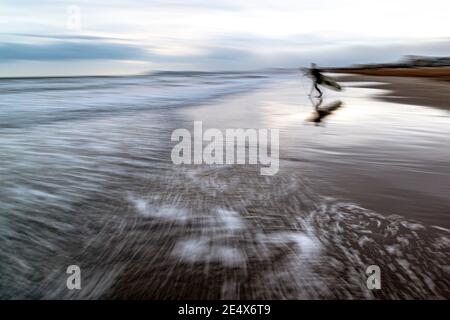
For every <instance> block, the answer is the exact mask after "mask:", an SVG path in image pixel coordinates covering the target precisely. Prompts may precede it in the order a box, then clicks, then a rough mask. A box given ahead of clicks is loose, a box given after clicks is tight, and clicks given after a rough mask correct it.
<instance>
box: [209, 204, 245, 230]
mask: <svg viewBox="0 0 450 320" xmlns="http://www.w3.org/2000/svg"><path fill="white" fill-rule="evenodd" d="M216 214H217V216H218V218H219V219H220V222H221V223H222V226H223V227H224V228H225V229H226V230H228V231H238V230H243V229H245V221H244V220H243V219H242V218H241V217H240V216H239V214H238V213H237V212H236V211H232V210H227V209H222V208H219V209H216Z"/></svg>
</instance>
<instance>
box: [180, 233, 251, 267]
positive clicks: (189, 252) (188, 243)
mask: <svg viewBox="0 0 450 320" xmlns="http://www.w3.org/2000/svg"><path fill="white" fill-rule="evenodd" d="M172 254H173V255H174V256H176V257H177V258H178V259H181V260H182V261H185V262H189V263H211V262H215V263H221V264H222V265H224V266H227V267H237V266H244V265H245V263H246V258H245V257H244V255H243V254H242V252H241V250H240V249H238V248H234V247H230V246H223V245H214V244H211V243H210V242H209V239H208V238H204V237H203V238H197V239H187V240H182V241H178V242H177V244H176V245H175V247H174V249H173V251H172Z"/></svg>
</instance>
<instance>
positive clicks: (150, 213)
mask: <svg viewBox="0 0 450 320" xmlns="http://www.w3.org/2000/svg"><path fill="white" fill-rule="evenodd" d="M128 200H129V201H130V202H131V203H132V204H133V205H134V208H135V209H136V211H137V213H138V214H140V215H141V216H144V217H148V218H157V219H164V220H180V221H185V220H186V219H187V218H188V217H189V213H188V211H187V210H186V209H184V208H178V207H176V206H169V205H162V206H160V207H156V206H154V205H152V204H151V203H150V202H149V200H147V199H143V198H139V197H135V196H133V195H130V196H128Z"/></svg>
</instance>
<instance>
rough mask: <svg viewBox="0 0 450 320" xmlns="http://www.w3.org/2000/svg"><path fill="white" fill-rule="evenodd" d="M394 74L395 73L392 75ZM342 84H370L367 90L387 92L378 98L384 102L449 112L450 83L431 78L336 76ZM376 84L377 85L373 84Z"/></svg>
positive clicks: (361, 75)
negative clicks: (373, 89)
mask: <svg viewBox="0 0 450 320" xmlns="http://www.w3.org/2000/svg"><path fill="white" fill-rule="evenodd" d="M394 74H395V73H394ZM338 79H339V80H340V81H343V82H361V81H362V82H372V85H364V86H363V87H367V88H377V89H383V90H388V91H389V92H388V93H386V94H383V95H381V96H378V99H382V100H384V101H389V102H395V103H402V104H411V105H421V106H430V107H436V108H442V109H446V110H450V82H449V81H442V80H437V79H433V78H432V77H404V76H403V77H399V76H384V75H381V76H380V75H364V74H352V75H342V76H338ZM374 82H377V84H373V83H374Z"/></svg>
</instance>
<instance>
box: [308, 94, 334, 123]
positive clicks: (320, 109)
mask: <svg viewBox="0 0 450 320" xmlns="http://www.w3.org/2000/svg"><path fill="white" fill-rule="evenodd" d="M309 99H310V101H311V103H312V105H313V107H314V109H315V112H314V114H313V115H312V116H311V117H310V118H309V119H308V120H309V121H311V122H315V124H316V126H318V125H319V124H320V123H321V122H323V121H324V120H325V118H326V117H328V116H329V115H331V114H332V113H333V112H334V111H336V110H337V109H339V108H341V107H342V101H340V100H338V101H334V102H332V103H330V104H328V105H326V106H322V102H323V97H319V98H313V97H309Z"/></svg>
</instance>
